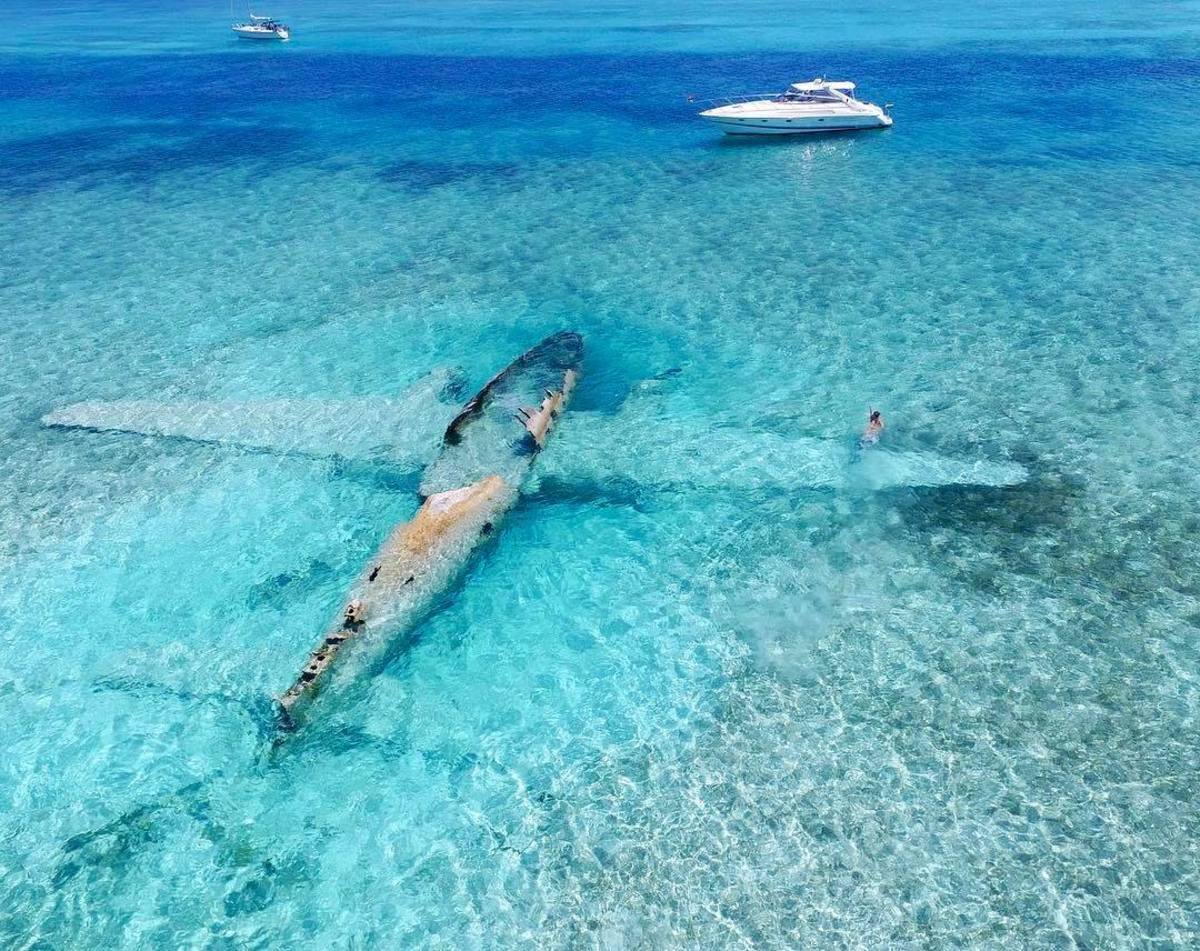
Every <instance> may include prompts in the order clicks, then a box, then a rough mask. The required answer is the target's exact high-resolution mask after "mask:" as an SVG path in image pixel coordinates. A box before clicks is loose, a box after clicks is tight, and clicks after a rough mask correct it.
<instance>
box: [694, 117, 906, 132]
mask: <svg viewBox="0 0 1200 951" xmlns="http://www.w3.org/2000/svg"><path fill="white" fill-rule="evenodd" d="M704 118H706V119H708V121H709V122H712V123H714V124H716V125H717V126H719V127H720V129H721V131H722V132H724V133H725V134H726V135H803V134H805V133H811V132H853V131H857V130H860V129H885V128H887V127H888V126H890V125H891V124H892V120H891V119H890V118H889V117H887V116H874V115H863V116H829V117H804V118H795V119H784V118H772V119H764V118H755V117H752V116H705V117H704Z"/></svg>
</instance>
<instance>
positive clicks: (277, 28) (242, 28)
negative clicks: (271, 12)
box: [233, 13, 292, 40]
mask: <svg viewBox="0 0 1200 951" xmlns="http://www.w3.org/2000/svg"><path fill="white" fill-rule="evenodd" d="M233 32H234V33H236V34H237V35H238V36H240V37H243V38H244V39H247V40H290V39H291V38H292V31H291V29H290V28H289V27H287V26H285V25H284V24H282V23H280V22H279V21H278V20H276V19H274V18H272V17H260V16H255V15H254V14H253V13H251V14H250V19H249V21H248V22H246V23H235V24H234V25H233Z"/></svg>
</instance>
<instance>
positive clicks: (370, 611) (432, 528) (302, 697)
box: [279, 332, 583, 725]
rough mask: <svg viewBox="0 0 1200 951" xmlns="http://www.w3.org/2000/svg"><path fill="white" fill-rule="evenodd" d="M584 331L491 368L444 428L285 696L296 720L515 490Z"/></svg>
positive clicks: (439, 578)
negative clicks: (400, 518) (405, 507)
mask: <svg viewBox="0 0 1200 951" xmlns="http://www.w3.org/2000/svg"><path fill="white" fill-rule="evenodd" d="M582 358H583V338H582V337H580V336H579V334H577V333H571V332H562V333H558V334H554V335H553V336H551V337H547V338H546V339H545V340H543V341H542V342H541V343H540V344H538V345H537V346H536V347H533V348H532V349H530V350H528V351H526V352H525V353H523V354H522V355H521V356H520V357H518V358H517V359H516V360H514V361H513V362H512V363H511V364H509V366H508V367H506V368H505V369H504V370H502V371H501V372H500V373H498V374H497V375H496V376H494V377H493V378H492V379H491V380H489V381H488V383H487V384H486V385H485V386H484V387H483V389H481V390H480V391H479V392H478V393H477V394H476V395H475V396H474V397H473V398H472V399H471V400H470V401H469V402H468V403H467V404H466V406H465V407H464V409H463V411H462V412H461V413H460V414H459V415H458V416H457V417H456V418H455V419H454V421H453V422H451V424H450V426H449V427H448V428H447V430H446V434H445V437H444V440H443V446H442V449H441V451H440V452H439V454H438V456H437V458H436V459H435V460H434V461H433V462H432V463H431V464H430V465H429V467H428V468H427V469H426V471H425V474H424V477H423V479H422V482H421V490H420V491H421V495H422V496H424V501H423V502H422V504H421V507H420V508H419V509H418V510H417V513H416V515H414V516H413V518H412V519H411V520H410V521H408V522H405V523H403V524H401V525H398V526H397V527H396V528H395V529H394V530H393V531H392V533H391V534H390V535H389V536H388V538H387V540H386V541H384V543H383V545H382V546H380V548H379V550H378V551H377V552H376V553H375V555H374V556H373V557H372V558H371V559H370V561H368V562H367V565H366V567H365V568H364V569H363V572H362V574H361V575H360V576H359V578H358V580H357V581H356V582H355V583H354V585H353V586H352V587H351V589H350V592H349V594H348V595H347V598H346V600H345V602H344V605H343V607H342V610H341V612H340V614H339V616H338V617H337V619H336V620H335V621H334V622H333V624H332V625H331V626H330V628H329V630H328V631H327V632H326V634H325V636H324V638H322V640H321V643H320V644H319V645H318V646H317V648H316V649H315V650H314V651H313V652H312V653H311V654H310V655H309V658H308V661H307V662H306V663H305V665H304V668H303V669H302V670H301V671H300V676H299V677H297V678H296V681H295V683H293V684H292V686H291V687H289V688H288V689H287V691H286V692H285V693H284V694H283V695H282V696H281V697H280V698H279V703H280V706H281V708H282V710H283V714H284V719H285V723H287V724H290V725H294V724H295V723H296V722H297V721H298V720H299V719H300V718H302V716H303V714H304V712H305V710H306V709H307V707H308V705H309V704H310V703H311V702H312V701H313V700H314V699H315V698H316V696H317V695H318V694H319V693H321V692H323V691H324V690H326V689H327V688H328V687H329V686H330V685H331V683H332V682H333V681H334V680H340V679H344V678H346V677H350V676H352V675H353V673H354V672H355V669H360V668H361V667H362V666H363V665H364V664H366V663H369V662H370V659H371V658H373V657H377V656H378V655H379V654H381V653H384V652H386V650H387V648H388V645H389V642H391V641H392V640H394V639H395V637H396V636H397V635H399V634H400V633H402V632H404V631H405V630H407V629H408V628H410V627H411V626H412V625H413V624H414V623H416V622H417V621H418V620H419V619H420V617H421V616H422V615H423V614H424V612H425V611H427V610H428V608H429V607H430V605H431V604H432V602H433V600H434V598H435V597H436V596H437V595H438V594H439V593H440V592H441V591H443V590H445V588H446V587H447V586H449V585H450V584H451V583H452V582H453V580H454V578H455V577H456V576H457V575H458V573H459V572H460V571H461V569H462V568H463V566H464V565H465V564H466V562H467V560H468V558H469V557H470V554H471V552H472V551H473V550H474V549H475V547H476V545H477V544H478V543H479V541H480V540H481V539H483V538H485V537H486V536H487V535H489V534H490V533H491V531H492V530H493V528H494V527H495V526H496V525H497V524H498V523H499V522H500V520H501V519H502V518H503V517H504V515H505V513H506V512H507V511H508V510H509V509H510V508H511V507H512V505H513V503H514V502H515V501H516V499H517V495H518V492H519V490H520V486H521V481H522V479H523V477H524V474H525V472H526V471H527V470H528V468H529V466H530V464H531V463H532V461H533V459H534V457H535V456H536V454H537V452H538V451H539V450H540V449H541V448H542V447H543V446H544V445H545V442H546V438H547V436H548V434H549V431H550V428H551V426H552V425H553V423H554V420H555V419H556V418H557V417H558V415H559V414H560V413H562V411H563V410H564V409H565V408H566V405H567V401H568V400H569V399H570V396H571V390H572V389H573V388H574V385H575V380H576V378H577V375H578V373H579V364H580V362H581V361H582Z"/></svg>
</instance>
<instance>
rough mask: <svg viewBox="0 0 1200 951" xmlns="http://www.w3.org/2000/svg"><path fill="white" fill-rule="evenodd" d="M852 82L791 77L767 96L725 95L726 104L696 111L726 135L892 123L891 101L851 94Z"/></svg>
mask: <svg viewBox="0 0 1200 951" xmlns="http://www.w3.org/2000/svg"><path fill="white" fill-rule="evenodd" d="M854 89H855V86H854V83H847V82H828V81H827V80H825V79H820V78H818V79H814V80H813V81H812V82H808V83H792V85H791V86H789V87H788V88H787V89H786V90H785V91H784V92H782V93H779V94H778V95H775V96H770V97H768V98H755V97H751V96H745V97H739V98H737V99H733V100H726V104H725V105H721V106H716V107H714V108H712V109H706V110H704V111H703V112H701V113H700V115H701V116H702V117H703V118H705V119H708V120H710V121H712V122H715V123H716V124H717V125H719V126H720V127H721V131H722V132H725V133H727V134H728V135H795V134H798V133H801V132H842V131H847V130H850V129H882V128H886V127H887V126H890V125H891V124H892V117H891V116H890V115H888V109H889V108H890V107H891V103H887V104H885V105H883V106H877V105H875V104H874V103H871V102H863V101H862V100H859V99H855V98H854Z"/></svg>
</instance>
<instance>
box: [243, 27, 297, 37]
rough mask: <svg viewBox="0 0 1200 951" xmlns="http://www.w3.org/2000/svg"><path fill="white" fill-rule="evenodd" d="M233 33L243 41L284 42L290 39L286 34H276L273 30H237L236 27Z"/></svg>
mask: <svg viewBox="0 0 1200 951" xmlns="http://www.w3.org/2000/svg"><path fill="white" fill-rule="evenodd" d="M233 32H234V33H235V34H237V35H238V36H240V37H241V38H242V39H243V40H286V39H290V38H291V34H290V33H288V32H286V31H285V32H276V31H275V30H239V29H238V28H237V27H236V26H235V27H234V28H233Z"/></svg>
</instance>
